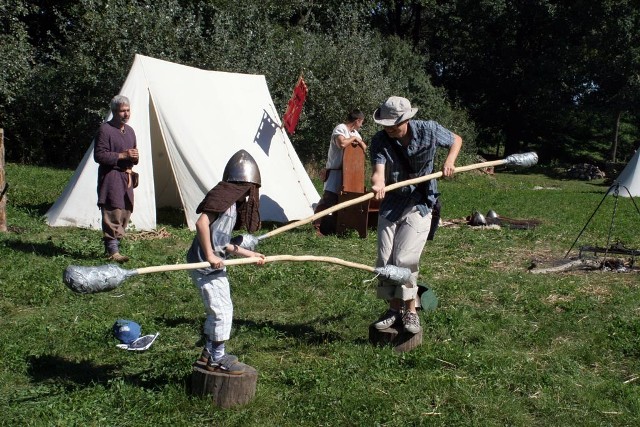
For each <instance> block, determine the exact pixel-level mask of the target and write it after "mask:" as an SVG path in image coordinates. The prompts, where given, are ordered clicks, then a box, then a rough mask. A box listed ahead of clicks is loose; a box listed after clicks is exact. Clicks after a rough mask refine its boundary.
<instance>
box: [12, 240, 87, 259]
mask: <svg viewBox="0 0 640 427" xmlns="http://www.w3.org/2000/svg"><path fill="white" fill-rule="evenodd" d="M4 242H5V245H6V246H7V247H8V248H10V249H12V250H14V251H18V252H23V253H27V254H34V255H38V256H44V257H55V256H60V255H68V256H70V257H72V258H74V259H95V258H96V256H97V255H96V254H94V253H87V252H78V251H69V250H67V249H65V248H61V247H59V246H57V245H55V244H53V243H52V242H47V243H33V242H24V241H22V240H20V239H7V240H5V241H4Z"/></svg>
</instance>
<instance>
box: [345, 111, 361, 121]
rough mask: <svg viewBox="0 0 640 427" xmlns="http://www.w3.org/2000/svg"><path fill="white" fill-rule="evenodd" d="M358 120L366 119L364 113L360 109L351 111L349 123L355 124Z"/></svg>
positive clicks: (348, 117)
mask: <svg viewBox="0 0 640 427" xmlns="http://www.w3.org/2000/svg"><path fill="white" fill-rule="evenodd" d="M358 119H364V113H363V112H362V111H360V110H358V109H355V110H351V111H349V113H348V114H347V123H351V122H355V121H356V120H358Z"/></svg>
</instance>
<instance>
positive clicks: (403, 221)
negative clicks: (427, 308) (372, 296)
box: [376, 206, 431, 306]
mask: <svg viewBox="0 0 640 427" xmlns="http://www.w3.org/2000/svg"><path fill="white" fill-rule="evenodd" d="M430 228H431V212H429V213H428V214H427V215H425V216H422V215H420V212H419V211H418V209H417V208H416V207H415V206H413V207H411V208H407V210H406V211H405V212H404V213H403V214H402V216H401V217H400V218H399V219H398V220H397V221H395V222H391V221H389V220H387V219H385V218H382V217H378V260H377V262H376V267H384V266H385V265H388V264H391V265H395V266H396V267H404V268H408V269H409V270H410V271H411V279H410V281H409V283H407V284H404V285H398V284H396V283H395V282H390V281H386V280H381V281H380V283H379V286H378V292H377V295H378V298H382V299H385V300H387V301H388V300H390V299H392V298H399V299H401V300H403V301H410V300H412V299H415V300H416V302H417V304H418V306H419V305H420V299H419V298H417V295H418V266H419V264H420V255H422V250H423V249H424V245H425V243H426V242H427V237H428V236H429V229H430Z"/></svg>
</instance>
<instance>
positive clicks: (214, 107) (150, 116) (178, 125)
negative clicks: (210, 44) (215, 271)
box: [45, 55, 320, 230]
mask: <svg viewBox="0 0 640 427" xmlns="http://www.w3.org/2000/svg"><path fill="white" fill-rule="evenodd" d="M120 94H121V95H125V96H127V97H128V98H129V100H130V102H131V119H130V121H129V124H130V125H131V126H132V127H133V129H134V130H135V132H136V137H137V142H138V151H139V153H140V163H139V164H138V165H136V167H135V170H136V172H138V173H139V175H140V185H139V186H138V187H137V188H136V190H135V193H134V194H135V206H134V211H133V214H132V216H131V225H132V226H133V227H135V228H136V229H137V230H153V229H155V228H156V212H157V209H158V208H163V207H172V208H178V209H182V210H183V211H184V214H185V218H186V222H187V224H188V226H189V228H190V229H192V230H193V229H195V221H196V220H197V215H196V213H195V209H196V207H197V206H198V204H199V203H200V201H202V199H203V198H204V196H205V194H206V193H207V191H209V190H210V189H211V188H212V187H213V186H214V185H216V184H217V183H218V182H219V181H221V180H222V173H223V171H224V167H225V165H226V163H227V161H228V160H229V158H230V157H231V156H232V155H233V154H235V153H236V152H237V151H239V150H241V149H243V150H246V151H247V152H248V153H249V154H251V156H253V158H254V159H255V160H256V162H257V163H258V167H259V168H260V172H261V174H262V178H263V179H262V181H263V183H262V187H261V188H260V200H261V204H260V216H261V218H262V220H263V221H265V222H266V221H269V222H280V223H286V222H291V221H295V220H298V219H301V218H306V217H308V216H310V215H312V214H313V208H314V206H315V204H316V203H317V202H318V200H319V199H320V195H319V194H318V191H317V190H316V188H315V186H314V185H313V182H312V181H311V179H310V178H309V176H308V174H307V173H306V170H305V168H304V166H303V165H302V162H300V159H299V158H298V155H297V153H296V152H295V149H294V148H293V145H292V144H291V141H290V140H289V137H288V136H287V134H286V133H285V132H284V131H283V130H282V127H281V126H282V122H281V120H280V117H278V115H277V114H276V113H275V112H277V109H276V107H275V105H273V100H272V99H271V94H270V93H269V88H268V87H267V82H266V79H265V77H264V76H262V75H253V74H239V73H227V72H219V71H209V70H203V69H198V68H194V67H188V66H185V65H180V64H176V63H172V62H168V61H163V60H159V59H155V58H151V57H148V56H143V55H136V56H135V59H134V61H133V65H132V66H131V69H130V71H129V74H128V75H127V79H126V81H125V82H124V84H123V86H122V89H121V90H120ZM105 104H108V100H105ZM265 111H267V112H273V114H270V115H269V116H270V120H271V121H273V123H272V124H270V126H271V127H270V128H269V129H264V128H263V129H260V125H261V124H262V125H263V126H264V123H263V119H264V115H265ZM109 118H110V116H107V117H105V120H108V119H109ZM256 135H259V138H258V139H257V140H256ZM265 148H266V150H265ZM92 154H93V145H92V146H91V147H90V148H89V150H88V151H87V153H86V154H85V156H84V158H83V159H82V162H81V164H80V165H79V166H78V168H77V170H76V173H75V174H74V175H73V178H72V179H71V181H70V182H69V183H68V184H67V187H66V188H65V190H64V192H63V193H62V195H61V196H60V197H59V198H58V200H57V201H56V203H55V204H54V205H53V206H52V208H51V209H49V211H48V212H47V213H46V214H45V217H46V220H47V223H48V224H49V225H51V226H76V227H91V228H98V229H99V227H100V210H99V209H98V208H97V206H96V201H97V194H96V184H97V170H98V166H97V164H96V163H95V162H94V160H93V155H92ZM263 202H264V203H263Z"/></svg>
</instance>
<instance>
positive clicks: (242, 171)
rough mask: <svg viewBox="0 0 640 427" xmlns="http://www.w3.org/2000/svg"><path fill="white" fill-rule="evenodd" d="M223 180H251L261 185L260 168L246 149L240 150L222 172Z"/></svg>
mask: <svg viewBox="0 0 640 427" xmlns="http://www.w3.org/2000/svg"><path fill="white" fill-rule="evenodd" d="M222 180H223V181H227V182H251V183H253V184H257V185H258V186H260V185H261V184H262V180H261V179H260V169H259V168H258V163H256V161H255V159H254V158H253V157H252V156H251V154H249V153H248V152H247V151H245V150H240V151H238V152H237V153H236V154H234V155H233V156H231V158H230V159H229V161H228V162H227V165H226V166H225V167H224V172H223V173H222Z"/></svg>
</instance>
